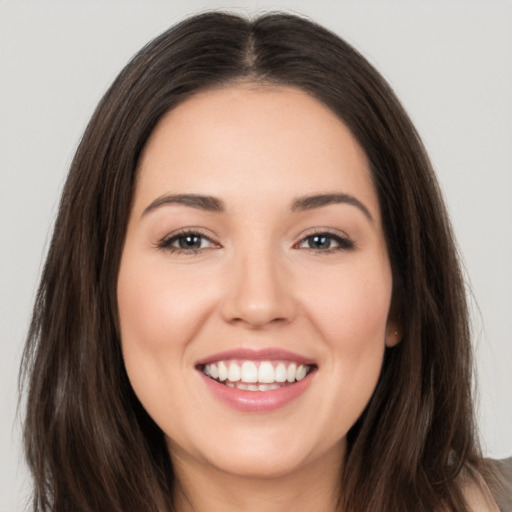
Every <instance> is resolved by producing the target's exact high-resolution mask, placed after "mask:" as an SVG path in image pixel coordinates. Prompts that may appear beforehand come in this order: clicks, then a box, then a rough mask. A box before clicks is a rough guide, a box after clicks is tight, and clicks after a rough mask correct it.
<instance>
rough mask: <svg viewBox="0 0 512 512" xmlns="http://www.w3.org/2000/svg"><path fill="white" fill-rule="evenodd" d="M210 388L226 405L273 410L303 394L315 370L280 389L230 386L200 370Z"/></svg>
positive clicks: (255, 409)
mask: <svg viewBox="0 0 512 512" xmlns="http://www.w3.org/2000/svg"><path fill="white" fill-rule="evenodd" d="M200 373H201V376H202V377H203V381H204V383H205V384H206V386H207V387H208V389H209V390H210V391H211V392H212V393H213V394H214V395H215V397H217V398H218V399H219V400H221V401H222V402H224V403H225V404H226V405H228V406H230V407H232V408H233V409H236V410H238V411H242V412H272V411H276V410H277V409H280V408H281V407H284V406H285V405H287V404H289V403H290V402H291V401H293V400H295V399H296V398H298V397H299V396H301V395H302V394H303V393H304V392H305V391H306V390H307V388H308V387H309V385H310V384H311V381H312V378H313V374H314V373H315V370H313V371H311V372H310V373H308V374H307V375H306V377H304V378H303V379H302V380H300V381H298V382H296V383H295V384H290V385H288V386H284V387H282V388H279V389H271V390H268V391H245V390H242V389H237V388H230V387H228V386H226V385H225V384H221V383H219V382H217V381H216V380H213V379H211V378H210V377H207V376H206V375H205V374H204V373H202V372H200Z"/></svg>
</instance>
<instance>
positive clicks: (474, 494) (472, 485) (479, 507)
mask: <svg viewBox="0 0 512 512" xmlns="http://www.w3.org/2000/svg"><path fill="white" fill-rule="evenodd" d="M462 492H463V493H464V498H465V499H466V502H467V504H468V506H469V507H470V510H471V512H500V509H499V508H498V504H497V503H496V501H495V500H494V498H493V496H492V494H491V492H490V490H489V487H488V486H487V484H486V483H485V482H484V481H483V479H478V480H477V481H472V482H468V483H466V484H465V485H464V486H463V487H462Z"/></svg>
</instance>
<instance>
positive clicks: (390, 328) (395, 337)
mask: <svg viewBox="0 0 512 512" xmlns="http://www.w3.org/2000/svg"><path fill="white" fill-rule="evenodd" d="M402 305H403V300H402V293H401V287H398V289H396V288H395V285H394V286H393V296H392V298H391V305H390V307H389V312H388V323H387V325H386V347H394V346H395V345H398V344H399V343H400V342H401V341H402V337H403V332H404V329H403V325H402V322H401V321H400V319H401V318H403V316H402V315H403V307H402Z"/></svg>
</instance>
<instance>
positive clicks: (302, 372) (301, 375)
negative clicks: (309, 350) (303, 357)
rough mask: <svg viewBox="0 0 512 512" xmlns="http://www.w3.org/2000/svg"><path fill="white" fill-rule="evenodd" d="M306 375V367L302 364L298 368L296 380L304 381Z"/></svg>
mask: <svg viewBox="0 0 512 512" xmlns="http://www.w3.org/2000/svg"><path fill="white" fill-rule="evenodd" d="M306 373H307V370H306V367H305V366H304V365H303V364H301V365H300V366H299V367H298V368H297V374H296V376H295V378H296V379H297V381H299V380H302V379H303V378H304V377H305V376H306Z"/></svg>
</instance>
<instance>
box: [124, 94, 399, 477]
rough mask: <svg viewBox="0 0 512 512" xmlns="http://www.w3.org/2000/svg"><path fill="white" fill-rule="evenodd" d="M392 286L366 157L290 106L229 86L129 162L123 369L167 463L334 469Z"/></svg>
mask: <svg viewBox="0 0 512 512" xmlns="http://www.w3.org/2000/svg"><path fill="white" fill-rule="evenodd" d="M391 291H392V280H391V272H390V265H389V260H388V255H387V251H386V245H385V240H384V234H383V230H382V225H381V217H380V212H379V206H378V200H377V196H376V192H375V189H374V186H373V184H372V180H371V175H370V170H369V166H368V162H367V159H366V157H365V154H364V153H363V151H362V149H361V148H360V147H359V145H358V143H357V142H356V140H355V139H354V138H353V136H352V135H351V133H350V132H349V130H348V129H347V128H346V127H345V125H344V124H343V123H342V122H341V121H340V120H339V118H338V117H337V116H335V115H334V114H333V113H332V112H331V111H330V110H329V109H327V108H326V107H325V106H323V105H322V104H321V103H319V102H318V101H316V100H315V99H313V98H311V97H310V96H308V95H307V94H306V93H304V92H302V91H300V90H298V89H294V88H290V87H270V86H267V87H261V86H256V85H239V86H233V87H228V88H224V89H220V90H212V91H208V92H204V93H200V94H197V95H196V96H194V97H192V98H191V99H189V100H187V101H185V102H184V103H182V104H181V105H180V106H178V107H177V108H175V109H174V110H172V111H171V112H169V113H168V114H167V115H166V116H165V117H164V118H163V119H162V121H161V122H160V123H159V125H158V126H157V128H156V129H155V131H154V133H153V134H152V136H151V138H150V140H149V142H148V144H147V146H146V148H145V151H144V153H143V155H142V157H141V160H140V164H139V175H138V182H137V187H136V191H135V198H134V204H133V209H132V211H131V215H130V218H129V224H128V230H127V235H126V241H125V246H124V250H123V255H122V260H121V267H120V272H119V280H118V305H119V317H120V326H121V339H122V349H123V355H124V361H125V364H126V369H127V372H128V376H129V378H130V381H131V384H132V386H133V389H134V390H135V393H136V394H137V396H138V398H139V400H140V401H141V403H142V404H143V406H144V407H145V409H146V410H147V412H148V413H149V415H150V416H151V417H152V418H153V420H154V421H155V422H156V423H157V424H158V425H159V427H160V428H161V429H162V430H163V432H164V433H165V435H166V437H167V440H168V447H169V450H170V454H171V457H172V458H173V460H174V462H175V463H176V464H183V465H187V464H188V465H190V466H193V465H197V467H201V468H203V469H205V468H206V469H208V468H211V469H217V470H219V469H220V470H222V471H226V472H228V473H231V474H238V475H247V476H272V477H274V476H278V475H283V474H286V473H290V472H293V471H295V470H297V469H301V468H306V467H308V466H311V464H323V463H327V461H331V462H332V461H337V462H340V461H341V458H342V455H343V452H344V446H345V437H346V434H347V431H348V430H349V429H350V427H351V426H352V425H353V424H354V423H355V421H356V420H357V418H358V417H359V416H360V414H361V412H362V411H363V409H364V408H365V406H366V404H367V403H368V400H369V399H370V397H371V395H372V393H373V390H374V388H375V385H376V383H377V380H378V377H379V373H380V370H381V365H382V360H383V353H384V348H385V345H386V344H388V345H392V344H394V343H396V342H397V341H398V340H397V336H396V333H395V329H396V328H397V326H396V325H395V324H394V322H393V321H392V319H390V318H388V313H389V310H390V301H391Z"/></svg>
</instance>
